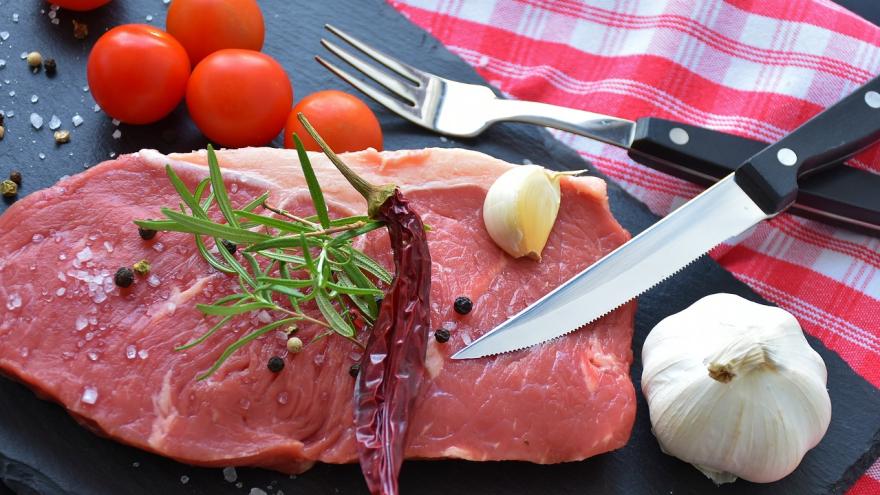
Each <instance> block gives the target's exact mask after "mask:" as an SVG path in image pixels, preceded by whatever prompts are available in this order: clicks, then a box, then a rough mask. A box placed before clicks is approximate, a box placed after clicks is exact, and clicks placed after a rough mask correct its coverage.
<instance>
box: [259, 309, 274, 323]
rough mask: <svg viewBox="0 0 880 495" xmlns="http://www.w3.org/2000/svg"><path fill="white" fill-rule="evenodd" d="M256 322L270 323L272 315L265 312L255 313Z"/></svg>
mask: <svg viewBox="0 0 880 495" xmlns="http://www.w3.org/2000/svg"><path fill="white" fill-rule="evenodd" d="M257 320H259V321H260V322H261V323H270V322H271V321H272V315H270V314H269V313H268V312H266V310H263V311H260V312H259V313H257Z"/></svg>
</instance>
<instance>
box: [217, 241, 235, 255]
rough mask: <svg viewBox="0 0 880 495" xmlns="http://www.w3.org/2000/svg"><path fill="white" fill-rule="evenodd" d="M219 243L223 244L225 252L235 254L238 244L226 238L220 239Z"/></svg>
mask: <svg viewBox="0 0 880 495" xmlns="http://www.w3.org/2000/svg"><path fill="white" fill-rule="evenodd" d="M220 244H223V247H224V248H226V252H228V253H229V254H235V251H236V250H238V246H236V245H235V243H234V242H230V241H227V240H226V239H223V240H222V241H220Z"/></svg>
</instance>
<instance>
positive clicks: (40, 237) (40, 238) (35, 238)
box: [31, 234, 46, 243]
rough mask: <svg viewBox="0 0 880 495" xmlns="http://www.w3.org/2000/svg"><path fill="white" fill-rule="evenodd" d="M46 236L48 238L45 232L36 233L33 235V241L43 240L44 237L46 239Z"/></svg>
mask: <svg viewBox="0 0 880 495" xmlns="http://www.w3.org/2000/svg"><path fill="white" fill-rule="evenodd" d="M45 238H46V236H44V235H43V234H34V235H33V236H32V237H31V242H35V243H40V242H43V239H45Z"/></svg>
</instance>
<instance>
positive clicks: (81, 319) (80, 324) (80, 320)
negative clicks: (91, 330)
mask: <svg viewBox="0 0 880 495" xmlns="http://www.w3.org/2000/svg"><path fill="white" fill-rule="evenodd" d="M87 326H89V319H88V318H86V317H85V316H83V315H79V316H77V317H76V331H77V332H79V331H80V330H82V329H83V328H85V327H87Z"/></svg>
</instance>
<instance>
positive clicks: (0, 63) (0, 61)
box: [0, 58, 6, 69]
mask: <svg viewBox="0 0 880 495" xmlns="http://www.w3.org/2000/svg"><path fill="white" fill-rule="evenodd" d="M4 67H6V61H5V60H3V59H2V58H0V69H2V68H4Z"/></svg>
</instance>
